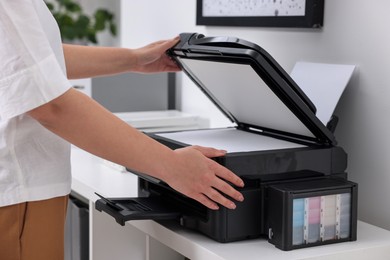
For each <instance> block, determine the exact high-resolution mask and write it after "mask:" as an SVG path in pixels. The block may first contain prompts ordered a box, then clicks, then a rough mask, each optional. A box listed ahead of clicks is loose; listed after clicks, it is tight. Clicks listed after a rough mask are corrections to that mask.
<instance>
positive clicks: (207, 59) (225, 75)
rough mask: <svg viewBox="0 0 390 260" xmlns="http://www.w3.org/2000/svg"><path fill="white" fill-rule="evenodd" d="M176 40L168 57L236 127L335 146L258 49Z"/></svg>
mask: <svg viewBox="0 0 390 260" xmlns="http://www.w3.org/2000/svg"><path fill="white" fill-rule="evenodd" d="M180 38H181V40H180V42H179V43H178V44H177V45H176V46H174V47H173V48H172V49H170V50H169V55H170V56H171V57H173V58H174V59H175V60H176V61H177V62H178V64H179V65H180V66H181V67H182V69H183V71H184V72H185V73H186V74H187V75H188V76H189V77H190V78H191V79H192V80H193V81H194V82H195V84H196V85H197V86H198V87H199V88H200V89H201V90H202V91H203V92H204V93H205V94H206V95H207V96H208V97H209V98H210V99H211V100H212V101H213V102H214V103H215V104H216V105H217V107H219V109H220V110H221V111H222V112H223V113H224V114H225V115H226V116H227V117H228V118H230V120H231V121H232V122H234V123H236V124H237V126H238V128H241V129H245V130H249V131H251V130H252V131H261V132H263V133H265V134H269V135H274V136H279V137H282V138H283V137H284V138H288V139H293V140H297V141H304V142H310V143H314V144H319V145H336V140H335V137H334V135H333V134H332V132H331V131H330V130H329V129H328V128H327V127H326V126H325V125H324V124H323V123H322V122H321V121H320V120H319V119H318V118H317V117H316V115H315V112H316V108H315V106H314V104H313V103H312V102H311V101H310V99H309V98H308V97H307V96H306V95H305V93H304V92H303V91H302V90H301V89H300V88H299V86H298V85H297V84H296V83H295V82H294V81H293V80H292V79H291V77H290V76H289V75H288V74H287V73H286V72H285V71H284V70H283V68H281V66H280V65H279V64H278V63H277V62H276V61H275V60H274V59H273V58H272V57H271V55H269V54H268V53H267V52H266V51H265V50H263V49H262V48H261V47H259V46H258V45H256V44H253V43H251V42H248V41H244V40H241V39H238V38H234V37H204V36H203V35H201V34H196V33H184V34H181V35H180Z"/></svg>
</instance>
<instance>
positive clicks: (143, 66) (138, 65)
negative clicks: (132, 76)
mask: <svg viewBox="0 0 390 260" xmlns="http://www.w3.org/2000/svg"><path fill="white" fill-rule="evenodd" d="M178 42H179V37H176V38H174V39H171V40H162V41H157V42H154V43H151V44H148V45H146V46H144V47H142V48H139V49H133V50H132V51H133V55H134V57H135V60H134V63H133V66H132V68H131V71H132V72H140V73H154V72H175V71H180V68H179V67H178V65H177V64H176V63H175V62H174V61H173V60H172V59H171V58H170V57H168V55H166V51H167V50H168V49H170V48H172V47H173V46H175V45H176V44H177V43H178Z"/></svg>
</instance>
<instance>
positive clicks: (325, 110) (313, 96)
mask: <svg viewBox="0 0 390 260" xmlns="http://www.w3.org/2000/svg"><path fill="white" fill-rule="evenodd" d="M354 69H355V66H354V65H339V64H324V63H311V62H297V63H296V64H295V66H294V68H293V70H292V72H291V77H292V78H293V79H294V81H295V82H296V83H297V84H298V86H299V87H300V88H301V89H302V90H303V92H305V94H306V95H307V96H308V97H309V98H310V100H311V101H312V102H313V103H314V105H315V106H316V108H317V114H316V115H317V117H318V118H319V119H320V120H321V122H322V123H323V124H324V125H326V124H327V123H328V122H329V120H330V118H331V116H332V115H333V113H334V110H335V108H336V106H337V103H338V102H339V99H340V97H341V95H342V93H343V92H344V89H345V87H346V86H347V85H348V82H349V80H350V79H351V76H352V74H353V71H354Z"/></svg>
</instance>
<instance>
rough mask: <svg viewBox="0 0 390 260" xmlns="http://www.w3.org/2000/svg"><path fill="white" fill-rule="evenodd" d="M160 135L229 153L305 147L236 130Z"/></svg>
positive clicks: (196, 131)
mask: <svg viewBox="0 0 390 260" xmlns="http://www.w3.org/2000/svg"><path fill="white" fill-rule="evenodd" d="M158 135H159V136H163V137H166V138H169V139H172V140H176V141H179V142H182V143H185V144H189V145H200V146H206V147H213V148H217V149H223V150H226V151H228V152H229V153H233V152H251V151H266V150H276V149H287V148H298V147H305V146H304V145H300V144H296V143H292V142H287V141H283V140H279V139H276V138H271V137H267V136H263V135H258V134H252V133H248V132H244V131H240V130H237V129H235V128H226V129H209V130H195V131H183V132H173V133H162V134H158Z"/></svg>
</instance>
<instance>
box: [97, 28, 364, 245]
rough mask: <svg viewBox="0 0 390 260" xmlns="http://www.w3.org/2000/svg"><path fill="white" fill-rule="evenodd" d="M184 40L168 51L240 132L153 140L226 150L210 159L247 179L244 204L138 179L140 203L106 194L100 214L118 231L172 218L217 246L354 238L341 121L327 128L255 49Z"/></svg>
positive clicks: (196, 37) (226, 40)
mask: <svg viewBox="0 0 390 260" xmlns="http://www.w3.org/2000/svg"><path fill="white" fill-rule="evenodd" d="M180 37H181V39H180V42H179V43H178V44H177V45H176V46H175V47H173V48H172V49H170V50H169V55H170V56H171V57H172V58H173V59H175V60H176V61H177V63H178V64H179V65H180V66H181V67H182V69H183V71H184V72H185V73H186V74H187V75H188V77H189V78H191V79H192V81H193V82H195V83H196V85H197V86H198V87H199V88H200V89H201V90H202V91H203V92H204V93H205V94H206V95H207V96H208V97H209V98H210V100H212V101H213V102H214V103H215V105H216V106H217V107H219V108H220V110H221V111H222V112H223V113H224V114H225V115H226V116H227V117H228V118H230V119H231V121H232V122H234V123H235V127H229V128H223V129H204V130H187V131H180V132H167V133H155V134H150V135H151V137H153V138H154V139H155V140H157V141H159V142H160V143H162V144H164V145H166V146H168V147H170V148H172V149H176V148H180V147H184V146H188V145H193V144H199V145H205V146H212V147H216V148H220V149H225V150H227V151H228V153H227V154H226V156H224V157H221V158H214V159H215V160H216V161H217V162H218V163H220V164H221V165H223V166H225V167H227V168H228V169H230V170H232V171H233V172H234V173H236V174H237V175H238V176H240V177H241V178H242V179H243V180H244V182H245V187H244V188H242V189H241V190H240V192H241V193H242V194H243V195H244V197H245V200H244V201H243V202H241V203H237V208H236V209H235V210H229V209H227V208H223V207H221V208H220V209H219V210H217V211H214V210H210V209H208V208H206V207H205V206H203V205H201V204H200V203H198V202H197V201H195V200H192V199H190V198H188V197H186V196H184V195H182V194H180V193H178V192H176V191H175V190H173V189H171V188H170V187H169V186H168V185H167V184H165V183H164V182H162V181H160V180H158V179H156V178H152V177H149V176H146V175H144V174H142V173H136V174H138V176H139V197H138V198H102V199H99V200H98V201H96V204H95V207H96V209H97V210H99V211H104V212H106V213H108V214H110V215H111V216H112V217H114V218H115V220H116V221H117V222H118V223H119V224H121V225H124V224H125V222H126V221H129V220H138V219H154V220H163V219H172V220H176V221H178V222H179V223H180V224H181V225H182V226H183V227H186V228H191V229H194V230H197V231H199V232H201V233H203V234H205V235H207V236H208V237H210V238H212V239H214V240H216V241H219V242H224V243H225V242H232V241H238V240H244V239H253V238H259V237H263V238H267V239H268V241H269V242H270V243H272V244H274V245H275V246H276V247H278V248H280V249H282V250H292V249H297V248H303V247H309V246H317V245H323V244H330V243H337V242H345V241H354V240H356V228H357V184H355V183H353V182H350V181H348V180H347V173H346V168H347V154H346V152H345V151H344V150H343V148H341V147H339V146H337V142H336V140H335V137H334V135H333V131H334V129H335V127H336V124H337V117H333V118H332V119H331V120H330V121H329V122H328V123H327V124H326V125H324V124H323V123H322V122H321V121H320V120H319V119H318V118H317V117H316V107H315V105H314V104H313V103H312V102H311V101H310V99H309V98H308V97H307V96H306V95H305V93H304V92H303V91H302V90H301V89H300V88H299V86H298V85H297V84H296V83H295V82H294V81H293V80H292V79H291V78H290V76H289V75H288V74H287V73H286V72H285V71H284V70H283V69H282V68H281V66H280V65H279V64H278V63H277V62H276V61H275V60H274V59H273V58H272V57H271V56H270V55H269V54H268V53H267V52H266V51H265V50H263V49H262V48H261V47H259V46H257V45H256V44H253V43H251V42H248V41H245V40H242V39H238V38H234V37H205V36H203V35H201V34H196V33H184V34H181V35H180ZM130 171H131V170H130Z"/></svg>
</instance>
